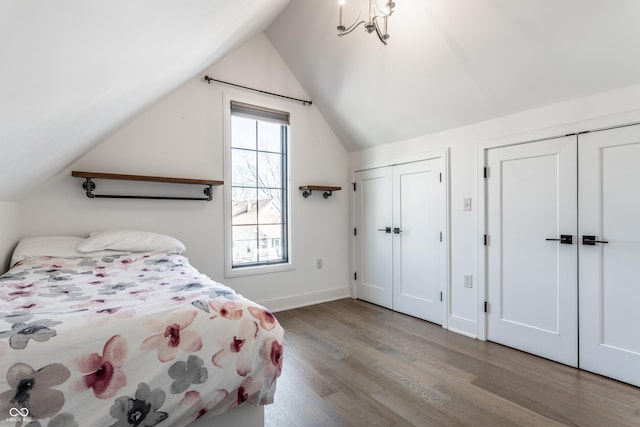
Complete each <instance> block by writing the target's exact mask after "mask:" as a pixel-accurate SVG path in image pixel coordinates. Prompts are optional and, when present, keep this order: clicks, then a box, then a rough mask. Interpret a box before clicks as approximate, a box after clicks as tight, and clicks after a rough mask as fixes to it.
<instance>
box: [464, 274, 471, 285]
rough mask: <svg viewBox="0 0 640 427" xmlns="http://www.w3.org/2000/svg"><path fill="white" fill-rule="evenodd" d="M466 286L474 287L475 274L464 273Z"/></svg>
mask: <svg viewBox="0 0 640 427" xmlns="http://www.w3.org/2000/svg"><path fill="white" fill-rule="evenodd" d="M464 287H465V288H473V275H471V274H465V275H464Z"/></svg>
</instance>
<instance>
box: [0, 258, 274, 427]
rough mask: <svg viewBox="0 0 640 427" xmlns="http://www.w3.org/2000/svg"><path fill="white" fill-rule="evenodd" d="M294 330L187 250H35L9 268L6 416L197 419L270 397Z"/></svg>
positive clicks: (83, 421) (102, 421)
mask: <svg viewBox="0 0 640 427" xmlns="http://www.w3.org/2000/svg"><path fill="white" fill-rule="evenodd" d="M283 337H284V332H283V330H282V328H281V327H280V325H279V324H278V322H277V320H276V319H275V317H274V316H273V315H272V314H271V313H270V312H269V311H267V310H266V309H265V308H264V307H261V306H260V305H258V304H256V303H254V302H252V301H250V300H248V299H246V298H244V297H242V296H241V295H239V294H237V293H236V292H234V291H233V290H232V289H231V288H229V287H227V286H224V285H222V284H220V283H217V282H215V281H213V280H211V279H210V278H209V277H207V276H205V275H203V274H201V273H199V272H198V271H197V270H196V269H195V268H194V267H192V266H191V265H190V264H189V262H188V260H187V258H185V257H184V256H182V255H179V254H168V253H115V254H113V255H104V254H100V256H95V257H92V256H90V255H89V256H82V257H51V256H37V257H31V258H27V259H24V260H21V261H20V262H18V263H17V264H16V265H15V266H14V267H13V268H11V270H9V271H8V272H7V273H5V274H4V275H2V276H0V421H9V422H15V424H16V425H21V424H28V422H30V421H38V422H39V423H40V425H43V426H44V425H48V426H73V425H78V426H92V427H93V426H118V427H125V426H154V425H157V424H161V425H163V426H165V425H167V426H185V425H187V424H189V423H190V422H192V421H194V420H196V419H199V418H202V417H209V416H213V415H216V414H220V413H223V412H226V411H228V410H230V409H232V408H234V407H236V406H238V405H243V404H247V403H249V404H253V405H264V404H268V403H271V402H273V399H274V393H275V390H276V380H277V378H278V377H279V375H280V373H281V370H282V357H283Z"/></svg>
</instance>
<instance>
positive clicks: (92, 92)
mask: <svg viewBox="0 0 640 427" xmlns="http://www.w3.org/2000/svg"><path fill="white" fill-rule="evenodd" d="M288 2H289V0H268V1H266V0H232V1H228V0H224V1H223V0H189V1H186V2H185V1H174V0H135V1H131V0H112V1H108V2H100V1H85V0H56V1H32V0H25V1H22V0H16V1H2V2H0V54H1V55H2V57H1V59H0V61H1V62H0V64H1V65H0V177H1V178H2V179H0V200H5V201H13V200H19V199H20V197H21V194H23V192H24V191H28V190H29V189H30V188H34V187H35V186H37V185H40V184H42V183H44V182H45V181H46V180H47V179H49V178H50V177H51V176H53V175H55V174H56V173H58V172H59V171H60V170H62V169H63V168H64V167H66V165H68V164H70V163H71V162H72V161H73V160H75V159H76V158H77V157H79V156H80V155H82V154H83V153H85V152H86V151H88V150H89V149H90V148H91V147H92V146H93V145H94V144H96V143H97V142H98V141H99V140H100V139H102V138H103V137H104V136H105V135H106V134H107V133H108V132H110V131H112V130H113V129H114V128H116V127H117V126H118V125H121V124H122V123H123V122H124V121H125V120H127V119H130V118H131V117H133V116H134V115H135V114H136V113H137V112H139V111H140V110H141V109H143V108H144V107H146V106H148V105H149V104H151V103H152V102H153V101H155V100H157V99H158V98H160V97H162V96H163V95H165V94H167V93H168V92H170V91H171V90H173V89H175V88H176V87H178V86H179V85H180V84H182V83H183V82H185V81H186V80H188V79H189V78H192V77H194V76H196V75H198V74H199V73H200V72H201V71H202V70H204V69H205V68H206V67H207V66H209V65H210V64H212V63H213V62H215V61H216V60H218V59H219V58H221V57H222V56H223V55H225V54H226V53H228V52H229V51H231V50H232V49H233V48H235V47H237V46H239V45H240V44H241V43H242V42H244V41H246V40H248V39H249V38H250V37H252V36H254V35H256V34H259V33H261V32H263V31H264V29H265V28H266V27H267V26H268V25H269V24H270V23H271V22H272V21H273V19H274V18H275V17H276V16H277V15H278V14H279V13H280V12H281V11H282V9H283V8H284V7H285V6H286V5H287V3H288Z"/></svg>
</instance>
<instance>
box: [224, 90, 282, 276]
mask: <svg viewBox="0 0 640 427" xmlns="http://www.w3.org/2000/svg"><path fill="white" fill-rule="evenodd" d="M232 102H237V103H241V104H247V105H252V106H256V107H257V108H261V107H262V108H265V109H270V110H278V111H286V112H288V113H289V126H288V132H287V138H286V141H285V144H286V147H285V150H286V151H285V162H286V163H285V164H284V168H283V169H284V170H283V173H285V174H286V176H285V177H283V183H286V191H285V192H284V193H285V194H284V195H283V200H282V208H283V209H285V210H286V218H285V219H284V221H285V225H284V227H286V229H285V230H284V234H285V236H283V237H285V238H286V239H287V242H282V241H281V242H280V243H281V244H280V246H279V247H280V248H287V249H288V257H287V261H282V262H277V263H265V264H250V265H243V266H236V267H234V266H233V232H232V224H233V218H232V204H233V200H232V198H233V189H232V181H231V179H232V156H231V152H232V149H231V104H232ZM223 103H224V106H223V116H224V135H223V137H224V182H225V184H224V189H225V197H224V200H225V203H224V217H225V225H224V231H225V250H224V252H225V277H237V276H247V275H254V274H265V273H274V272H280V271H287V270H293V269H294V262H293V244H292V242H293V236H292V227H291V219H292V209H291V193H292V189H291V167H290V165H291V139H292V136H291V135H292V128H293V113H292V112H291V111H290V109H288V108H287V106H286V105H280V104H278V103H273V102H269V101H268V100H265V99H256V98H251V99H248V98H242V97H238V96H234V97H229V96H226V95H223ZM283 243H284V245H283ZM258 245H260V242H259V241H258Z"/></svg>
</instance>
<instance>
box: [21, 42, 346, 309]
mask: <svg viewBox="0 0 640 427" xmlns="http://www.w3.org/2000/svg"><path fill="white" fill-rule="evenodd" d="M204 74H205V73H203V74H202V75H203V76H204ZM206 74H208V75H210V76H212V77H214V78H217V79H221V80H226V81H230V82H234V83H238V84H242V85H245V86H250V87H255V88H259V89H263V90H267V91H271V92H276V93H282V94H286V95H289V96H293V97H297V98H304V99H307V98H308V96H307V95H306V94H305V93H304V90H303V89H302V87H301V86H300V85H299V83H298V82H297V80H296V79H295V78H294V76H293V74H292V73H291V72H290V70H289V69H288V68H287V67H286V65H285V64H284V62H283V61H282V59H281V58H280V56H279V55H278V54H277V52H276V51H275V49H274V48H273V47H272V45H271V44H270V42H269V41H268V39H267V38H266V37H265V36H264V35H263V34H261V35H259V36H257V37H255V38H254V39H252V40H251V41H249V42H248V43H246V44H245V45H244V46H242V47H240V48H239V49H237V50H236V51H235V52H233V53H231V54H230V55H228V56H227V57H225V58H223V59H222V60H220V61H219V62H217V63H216V64H214V65H213V66H211V67H210V68H209V69H208V70H206ZM223 97H224V98H225V99H228V98H229V97H231V98H233V97H241V98H242V99H244V100H248V101H250V102H253V103H255V104H259V105H260V104H261V105H265V104H266V105H269V106H272V107H274V108H278V109H280V110H285V111H289V112H290V113H291V117H292V118H291V120H292V127H291V141H290V142H291V148H290V162H291V170H290V174H291V189H292V199H291V200H292V203H291V204H292V206H291V211H292V219H291V223H292V237H293V245H292V246H293V250H294V254H293V256H294V261H295V270H292V271H286V272H280V273H270V274H263V275H257V276H245V277H236V278H224V203H223V201H224V191H225V189H224V188H223V187H216V188H215V190H214V200H213V201H211V202H184V201H182V202H179V201H157V200H151V201H144V200H119V199H93V200H91V199H88V198H87V197H86V196H85V195H84V192H83V190H82V189H81V184H82V179H79V178H72V177H71V176H70V171H71V170H81V171H98V172H111V173H125V174H137V175H158V176H175V177H189V178H203V179H217V180H222V179H223V177H224V173H223V172H224V140H223V122H224V118H223ZM348 170H349V167H348V153H347V152H346V151H345V149H344V147H343V146H342V144H341V143H340V141H339V140H338V139H337V138H336V136H335V135H334V133H333V131H332V130H331V129H330V128H329V127H328V125H327V124H326V122H325V120H324V118H323V117H322V116H321V114H320V113H319V112H318V110H317V109H316V108H315V106H303V105H302V104H300V103H295V102H291V101H287V100H282V99H279V98H275V97H271V96H267V95H261V94H256V93H253V92H248V91H245V90H241V89H236V88H230V87H228V86H223V85H218V84H211V85H207V84H206V83H204V82H203V80H201V79H200V78H195V79H192V80H191V81H189V82H187V83H186V84H185V85H184V86H182V87H181V88H179V89H178V90H176V91H175V92H173V93H171V94H170V95H168V96H167V97H166V98H164V99H162V100H161V101H159V102H158V103H157V104H155V105H154V106H152V107H151V108H150V109H148V110H147V111H145V112H144V113H142V114H141V115H139V116H138V117H136V118H134V119H132V120H131V121H130V122H129V123H128V124H127V125H125V126H124V127H123V128H121V129H119V130H118V131H116V132H115V133H113V134H112V135H111V136H110V137H109V138H107V139H106V140H105V141H104V142H103V143H102V144H100V145H99V146H98V147H97V148H95V149H94V150H93V151H91V152H89V153H88V154H86V155H85V156H84V157H82V158H80V159H79V160H77V161H76V162H75V163H73V164H72V165H70V166H69V168H68V169H67V170H65V171H63V172H62V173H61V174H59V175H58V176H57V177H56V178H54V179H53V180H52V181H51V182H50V183H49V184H48V185H47V186H45V187H43V188H41V189H40V190H39V191H38V192H36V193H35V194H33V195H32V196H31V197H29V198H27V199H25V200H23V201H22V202H21V203H20V216H21V225H22V227H21V235H23V236H34V235H44V234H69V235H86V234H87V233H88V232H90V231H92V230H97V229H104V228H109V227H118V228H138V229H143V230H150V231H157V232H161V233H165V234H170V235H173V236H175V237H177V238H179V239H180V240H182V241H183V242H184V243H185V245H186V246H187V256H188V257H189V259H190V261H191V263H192V264H193V265H195V266H196V267H197V268H198V269H200V270H201V271H202V272H203V273H205V274H207V275H209V276H211V277H212V278H213V279H215V280H217V281H220V282H223V283H225V284H228V285H229V286H232V287H233V288H235V289H236V290H237V291H238V292H240V293H242V294H244V295H245V296H247V297H249V298H251V299H254V300H256V301H258V302H260V303H263V304H265V305H267V306H268V307H269V308H271V309H273V310H278V309H282V308H286V307H290V306H300V305H306V304H311V303H315V302H319V301H323V300H327V299H333V298H338V297H343V296H348V295H349V283H350V282H349V269H350V268H349V259H348V255H349V253H348V245H349V237H348V236H349V233H348V229H349V193H348V192H346V191H339V192H336V193H334V194H333V196H332V197H330V198H329V199H327V200H325V199H323V198H322V197H321V196H316V195H313V196H312V197H310V198H308V199H304V198H303V197H302V195H301V193H300V191H298V190H297V188H298V187H299V186H300V185H305V184H326V185H338V186H342V187H343V188H346V187H348V184H349V173H348ZM96 183H97V186H98V188H97V189H96V193H100V191H101V190H102V192H106V189H108V188H110V187H111V186H114V185H115V184H114V183H113V182H108V181H96ZM118 185H120V186H121V185H122V184H118ZM125 185H127V188H130V189H131V188H135V189H140V191H144V188H145V187H144V186H143V185H142V184H139V183H129V184H125ZM147 188H148V187H147ZM196 190H197V191H198V192H201V191H202V189H201V188H196ZM189 191H190V192H191V190H189ZM318 258H321V259H323V269H320V270H318V269H316V263H315V260H316V259H318Z"/></svg>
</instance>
